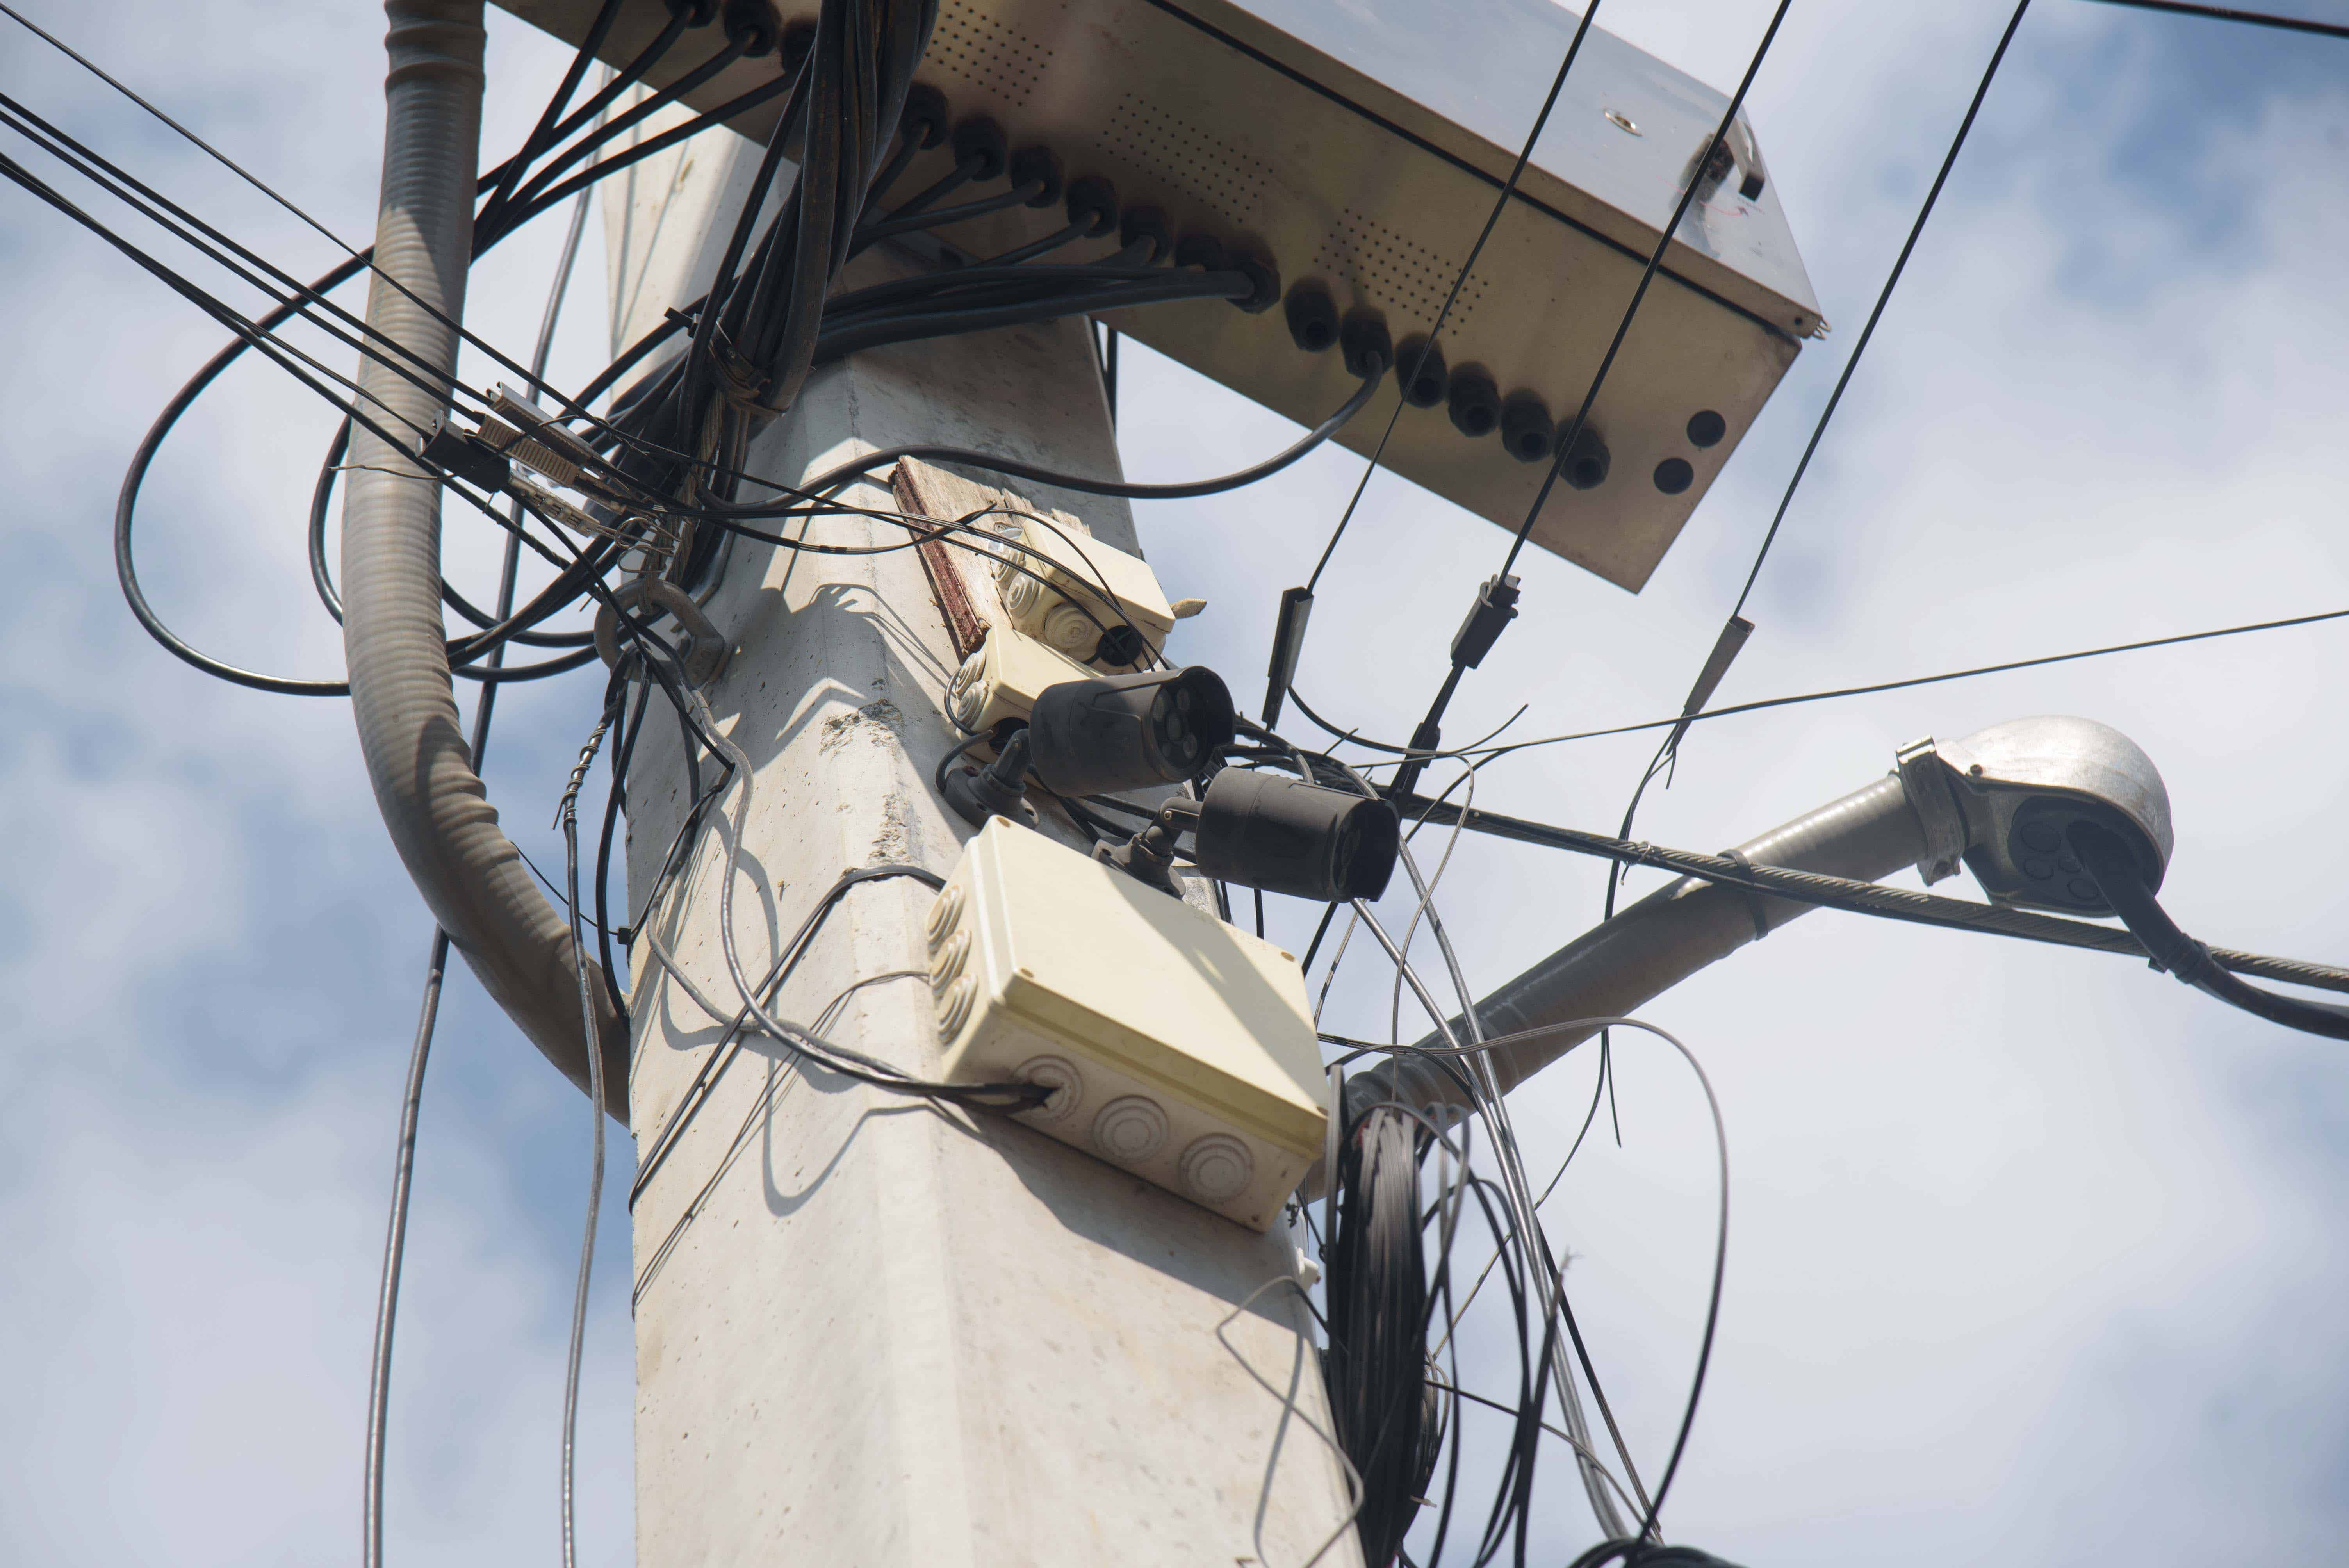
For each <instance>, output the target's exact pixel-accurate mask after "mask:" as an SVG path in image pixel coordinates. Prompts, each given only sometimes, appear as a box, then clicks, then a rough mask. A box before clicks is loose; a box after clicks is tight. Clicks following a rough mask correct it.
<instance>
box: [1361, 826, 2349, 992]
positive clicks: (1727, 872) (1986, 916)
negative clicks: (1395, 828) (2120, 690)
mask: <svg viewBox="0 0 2349 1568" xmlns="http://www.w3.org/2000/svg"><path fill="white" fill-rule="evenodd" d="M1388 799H1392V800H1393V803H1394V806H1395V808H1396V810H1401V811H1419V812H1423V813H1424V814H1425V815H1426V817H1427V819H1428V820H1431V821H1433V822H1438V823H1442V824H1444V825H1447V826H1448V825H1450V824H1451V823H1454V822H1461V823H1462V824H1463V825H1464V826H1465V827H1466V828H1467V829H1468V830H1469V831H1471V832H1480V833H1490V834H1492V835H1494V836H1495V837H1497V838H1503V839H1509V840H1513V841H1516V842H1518V843H1524V844H1539V845H1542V846H1543V847H1545V848H1548V849H1555V850H1566V851H1570V852H1572V853H1575V854H1582V855H1592V856H1596V857H1599V858H1601V859H1605V860H1614V861H1627V862H1629V863H1631V864H1635V865H1643V866H1653V867H1655V868H1656V869H1657V870H1659V871H1668V872H1672V873H1674V874H1675V875H1678V876H1690V877H1697V878H1699V879H1701V880H1702V881H1705V882H1720V883H1722V884H1723V885H1725V886H1729V887H1738V888H1745V889H1748V890H1750V891H1752V892H1758V893H1764V894H1767V895H1769V896H1770V897H1773V898H1785V899H1792V900H1795V902H1797V903H1809V904H1816V905H1817V906H1819V907H1820V908H1823V909H1840V910H1845V911H1847V912H1849V913H1856V914H1868V915H1875V916H1878V917H1880V918H1883V919H1887V920H1899V921H1906V922H1908V923H1911V924H1915V925H1930V926H1939V927H1941V928H1943V929H1945V930H1952V931H1971V932H1978V933H1982V934H1987V935H1992V936H2006V937H2013V938H2014V939H2016V940H2018V941H2023V942H2037V943H2043V944H2047V945H2050V946H2055V947H2077V948H2084V949H2085V950H2087V951H2089V952H2092V953H2113V954H2122V955H2124V956H2127V957H2133V958H2143V957H2146V956H2147V949H2146V947H2145V944H2143V943H2141V942H2139V941H2138V940H2137V938H2136V937H2135V936H2133V935H2131V934H2129V933H2127V932H2126V931H2116V930H2114V929H2113V928H2112V927H2111V926H2108V925H2096V924H2092V923H2089V922H2087V921H2081V920H2066V919H2064V918H2063V917H2062V916H2060V915H2052V914H2041V913H2037V912H2036V911H2033V910H2027V909H2010V908H2008V907H2006V906H2004V905H2002V904H1990V903H1969V902H1968V901H1966V900H1964V899H1955V898H1943V897H1941V896H1940V895H1939V894H1936V893H1930V892H1913V891H1911V890H1909V889H1908V888H1899V887H1887V886H1885V885H1883V884H1882V883H1879V882H1857V881H1855V880H1853V879H1851V878H1848V877H1836V876H1827V875H1826V874H1824V873H1822V872H1805V871H1795V870H1794V869H1792V868H1790V867H1786V866H1769V865H1757V864H1754V863H1753V862H1751V861H1744V860H1742V859H1738V860H1733V859H1731V858H1730V857H1728V856H1726V855H1703V854H1696V853H1692V851H1687V850H1673V849H1666V848H1664V847H1663V846H1661V845H1659V844H1650V843H1640V842H1632V841H1625V840H1621V839H1611V838H1609V837H1608V836H1607V835H1606V834H1604V833H1591V832H1585V831H1583V830H1580V829H1577V828H1562V827H1555V826H1552V825H1550V824H1548V823H1544V822H1533V821H1528V820H1525V819H1524V818H1521V817H1506V816H1503V815H1501V814H1500V813H1498V812H1495V811H1486V810H1481V809H1479V810H1472V811H1463V810H1461V809H1460V808H1459V807H1457V806H1451V805H1445V804H1442V803H1439V802H1435V801H1431V800H1427V799H1423V798H1422V797H1419V796H1415V795H1414V796H1403V797H1401V798H1396V797H1392V796H1390V797H1388ZM2210 956H2211V959H2212V960H2213V962H2215V963H2217V964H2218V965H2220V967H2221V968H2224V969H2227V970H2230V971H2231V972H2233V973H2235V974H2238V975H2251V976H2253V977H2255V978H2258V979H2262V980H2276V981H2282V983H2284V984H2286V985H2310V986H2314V987H2317V988H2319V989H2322V990H2327V991H2344V992H2349V969H2342V968H2336V967H2333V966H2332V965H2323V964H2312V963H2309V962H2307V961H2306V960H2303V959H2296V958H2273V957H2270V956H2267V955H2265V954H2256V953H2239V952H2236V951H2234V950H2232V949H2230V948H2212V949H2211V950H2210Z"/></svg>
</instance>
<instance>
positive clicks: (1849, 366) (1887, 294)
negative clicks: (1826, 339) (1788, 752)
mask: <svg viewBox="0 0 2349 1568" xmlns="http://www.w3.org/2000/svg"><path fill="white" fill-rule="evenodd" d="M2030 8H2031V0H2017V4H2016V5H2015V7H2014V15H2012V16H2010V17H2008V18H2007V23H2006V30H2005V31H2004V32H2002V33H2001V34H2000V35H1999V36H1998V47H1996V48H1995V49H1992V51H1991V56H1990V64H1989V65H1988V66H1987V67H1984V68H1983V70H1982V81H1981V83H1980V84H1979V85H1978V86H1976V87H1975V88H1974V96H1973V99H1972V101H1971V102H1970V103H1968V104H1967V105H1966V112H1965V118H1964V119H1961V120H1959V121H1958V133H1957V135H1956V136H1954V137H1952V138H1951V140H1950V150H1949V151H1948V152H1946V153H1944V154H1942V156H1941V167H1940V170H1939V171H1938V172H1936V173H1935V174H1934V176H1933V183H1932V185H1931V186H1930V188H1928V189H1927V191H1926V192H1925V200H1924V202H1923V204H1922V205H1920V207H1919V208H1918V209H1917V218H1916V221H1915V222H1912V223H1910V224H1909V237H1908V238H1907V239H1906V240H1903V241H1902V242H1901V243H1900V253H1899V255H1898V256H1896V257H1895V258H1893V262H1892V271H1891V272H1890V273H1887V274H1886V275H1885V279H1884V286H1883V288H1881V289H1879V290H1878V291H1877V295H1876V304H1875V305H1874V306H1873V307H1872V308H1870V309H1869V311H1868V325H1866V326H1863V327H1861V328H1860V329H1859V339H1858V341H1857V342H1856V343H1854V344H1853V345H1852V347H1851V357H1850V358H1848V359H1847V360H1845V361H1844V365H1843V372H1842V374H1841V375H1839V376H1837V377H1836V384H1835V390H1834V391H1833V392H1830V393H1829V394H1828V395H1827V404H1826V407H1824V408H1822V409H1820V410H1819V418H1818V423H1816V425H1813V426H1812V427H1811V438H1810V439H1809V440H1808V441H1806V442H1805V443H1804V444H1803V456H1802V459H1801V460H1800V461H1798V462H1796V463H1795V473H1794V477H1793V478H1791V479H1789V480H1787V481H1786V493H1785V495H1783V496H1781V497H1779V498H1778V510H1777V511H1776V512H1775V514H1773V515H1772V517H1771V519H1770V527H1769V530H1768V531H1766V532H1765V533H1764V534H1763V536H1762V548H1761V549H1760V550H1758V551H1756V552H1754V565H1753V568H1752V570H1750V571H1748V572H1747V573H1745V585H1744V587H1743V588H1741V589H1739V590H1738V592H1737V603H1736V604H1735V605H1734V606H1733V608H1732V609H1731V610H1730V612H1729V614H1730V616H1731V618H1732V619H1734V618H1736V617H1737V616H1738V615H1741V614H1744V611H1745V601H1746V599H1747V598H1748V597H1749V596H1750V595H1751V594H1752V593H1753V592H1754V579H1756V578H1758V577H1760V576H1761V575H1762V563H1763V562H1764V561H1766V560H1768V559H1769V558H1770V546H1771V545H1772V544H1774V543H1775V542H1777V538H1778V525H1779V524H1780V523H1783V522H1785V521H1786V509H1787V508H1788V507H1789V506H1791V505H1793V504H1794V500H1795V490H1796V489H1797V488H1799V487H1800V486H1801V484H1802V482H1803V476H1804V475H1805V474H1806V473H1808V472H1809V471H1810V468H1811V458H1812V455H1813V454H1814V453H1816V452H1817V450H1818V449H1819V438H1821V437H1822V436H1825V435H1826V430H1827V422H1828V421H1829V420H1831V419H1833V418H1835V414H1836V409H1837V407H1840V406H1841V405H1842V403H1843V394H1844V389H1845V388H1846V387H1849V386H1850V385H1851V377H1852V372H1853V371H1855V370H1857V369H1858V368H1859V360H1860V356H1862V355H1864V354H1866V353H1867V352H1868V343H1869V341H1870V340H1871V339H1873V338H1874V337H1875V335H1876V324H1877V323H1878V322H1879V321H1881V320H1883V319H1884V307H1885V306H1886V305H1888V304H1890V303H1891V302H1892V291H1893V290H1894V289H1896V288H1898V287H1899V285H1900V274H1901V273H1904V272H1906V271H1907V270H1908V266H1909V255H1910V254H1911V253H1913V252H1914V251H1915V250H1916V249H1917V240H1918V237H1919V236H1920V235H1921V234H1923V233H1924V232H1925V222H1926V220H1927V219H1929V218H1930V217H1932V215H1933V207H1934V204H1935V203H1936V202H1938V201H1940V199H1941V187H1942V186H1944V185H1946V184H1948V183H1949V180H1950V170H1952V169H1954V168H1956V167H1957V162H1958V154H1959V152H1960V151H1961V150H1963V149H1964V147H1965V145H1966V137H1967V135H1968V133H1969V132H1971V130H1972V129H1973V128H1974V117H1975V116H1976V115H1978V114H1980V113H1981V112H1982V100H1983V99H1984V98H1988V97H1989V96H1990V85H1991V83H1992V80H1993V79H1995V78H1996V77H1997V76H1998V67H1999V66H2000V64H2001V63H2002V62H2003V61H2004V60H2005V58H2006V48H2007V46H2008V45H2009V44H2012V43H2013V42H2014V34H2015V30H2016V29H2017V28H2019V27H2021V26H2023V13H2024V12H2025V11H2027V10H2029V9H2030Z"/></svg>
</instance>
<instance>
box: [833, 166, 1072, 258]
mask: <svg viewBox="0 0 2349 1568" xmlns="http://www.w3.org/2000/svg"><path fill="white" fill-rule="evenodd" d="M1045 190H1046V186H1045V184H1044V182H1043V181H1040V180H1031V181H1028V182H1027V183H1026V184H1024V185H1015V186H1013V187H1012V188H1011V189H1010V190H1009V191H1002V192H1000V193H999V194H997V195H993V196H985V197H981V198H980V199H979V200H978V201H965V202H963V203H962V204H961V205H959V206H956V207H933V208H927V209H925V210H923V211H917V212H893V213H891V214H890V215H889V216H888V217H886V218H883V219H879V220H877V221H876V222H871V223H867V224H864V226H863V227H861V228H859V229H858V230H857V231H856V242H855V248H856V249H857V250H859V251H863V250H864V249H866V248H867V247H868V246H871V245H874V244H876V243H878V242H881V241H883V240H885V239H887V238H888V237H889V236H890V235H892V234H909V233H912V232H915V231H916V230H917V229H935V228H939V227H942V226H944V225H945V224H947V223H959V222H964V221H965V220H966V219H970V218H984V217H986V216H988V214H989V213H993V212H1001V211H1008V210H1009V209H1010V208H1013V207H1025V206H1027V205H1028V204H1029V203H1030V202H1031V201H1035V200H1036V199H1037V198H1038V197H1040V196H1041V195H1042V194H1043V193H1044V191H1045Z"/></svg>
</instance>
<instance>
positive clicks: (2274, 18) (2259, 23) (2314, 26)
mask: <svg viewBox="0 0 2349 1568" xmlns="http://www.w3.org/2000/svg"><path fill="white" fill-rule="evenodd" d="M2099 3H2100V4H2102V5H2127V6H2128V7H2130V8H2131V9H2132V10H2137V11H2159V12H2166V13H2168V15H2173V16H2199V17H2201V18H2203V19H2204V20H2206V21H2211V22H2242V23H2247V24H2249V25H2250V26H2254V27H2282V28H2283V29H2285V30H2287V31H2289V32H2294V33H2313V34H2315V35H2316V36H2319V37H2324V38H2349V26H2344V25H2343V24H2341V23H2339V22H2316V21H2311V20H2309V19H2308V18H2306V17H2302V16H2278V15H2273V14H2271V13H2270V12H2266V11H2241V10H2238V9H2236V8H2235V7H2234V6H2231V5H2188V4H2186V3H2185V0H2099Z"/></svg>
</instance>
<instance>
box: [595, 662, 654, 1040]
mask: <svg viewBox="0 0 2349 1568" xmlns="http://www.w3.org/2000/svg"><path fill="white" fill-rule="evenodd" d="M652 695H653V694H652V687H651V686H646V687H645V688H644V690H643V692H642V693H641V694H640V695H639V696H637V698H636V712H635V713H634V714H632V715H630V716H629V718H628V721H627V723H626V725H624V726H623V727H621V730H620V738H619V741H618V742H617V743H616V745H615V746H614V747H613V748H612V781H611V789H610V790H609V792H608V793H607V794H606V795H605V800H604V826H603V830H602V831H601V832H600V833H599V834H598V835H597V836H596V840H595V941H596V954H597V956H598V957H600V958H601V959H602V960H603V961H604V984H605V986H606V987H607V988H608V989H609V991H610V994H611V997H612V1008H613V1011H615V1012H616V1013H617V1014H618V1015H619V1016H621V1017H623V1018H626V1017H627V1016H628V998H627V997H626V995H624V994H623V993H622V992H621V990H620V980H619V964H618V961H617V959H616V957H615V956H614V954H613V952H612V912H611V885H612V841H613V839H614V837H615V836H616V832H617V830H618V828H619V823H620V808H621V806H622V804H623V803H624V802H625V801H626V799H627V790H628V764H629V763H630V762H632V761H634V760H635V758H636V734H637V732H638V731H639V730H641V729H643V728H644V725H645V712H646V710H647V708H649V707H651V706H652Z"/></svg>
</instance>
